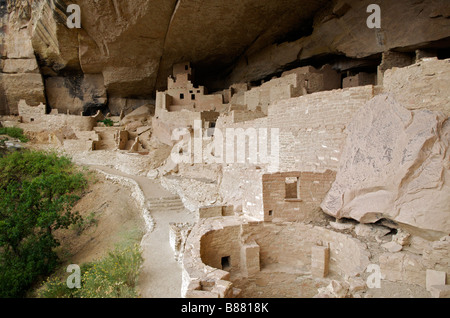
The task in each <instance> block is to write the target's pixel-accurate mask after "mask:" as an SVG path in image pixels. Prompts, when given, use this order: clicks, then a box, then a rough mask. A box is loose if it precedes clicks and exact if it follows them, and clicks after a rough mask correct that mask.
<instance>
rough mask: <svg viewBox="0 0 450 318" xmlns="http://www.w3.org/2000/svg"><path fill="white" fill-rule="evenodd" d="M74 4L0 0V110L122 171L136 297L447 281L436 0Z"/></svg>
mask: <svg viewBox="0 0 450 318" xmlns="http://www.w3.org/2000/svg"><path fill="white" fill-rule="evenodd" d="M72 2H73V3H76V4H78V5H79V6H80V7H81V12H82V28H81V29H69V28H67V26H66V25H65V21H66V18H67V15H68V14H69V13H65V12H64V11H62V10H61V8H64V7H67V4H68V1H62V0H50V1H41V0H34V1H31V0H28V1H7V2H6V3H5V1H0V57H1V59H0V122H1V126H3V127H13V126H14V127H20V128H22V129H23V130H24V131H25V133H26V134H27V136H28V137H29V139H30V143H31V144H32V145H33V147H34V148H37V149H56V150H58V151H61V152H64V153H68V154H70V156H71V157H72V159H73V161H74V162H75V163H77V164H79V165H86V166H91V167H104V168H108V169H111V170H108V173H109V174H111V175H113V174H114V171H115V173H116V176H115V177H114V178H118V180H119V179H120V180H122V181H120V182H125V181H123V180H124V179H123V178H124V177H123V175H125V174H126V175H127V176H128V178H131V179H133V178H134V179H133V180H135V181H129V180H128V181H126V182H131V183H132V186H133V187H135V188H133V189H135V195H136V200H137V202H139V206H140V207H141V208H142V211H143V215H144V216H145V220H146V222H147V225H148V233H147V234H146V237H145V239H144V240H143V242H144V241H145V244H142V248H143V249H149V251H150V250H152V249H158V248H159V249H162V248H164V249H170V253H171V257H170V260H167V264H169V263H170V264H171V265H170V266H173V268H174V270H173V272H170V273H168V274H167V273H165V275H173V279H172V281H176V282H177V283H176V284H175V285H174V286H171V288H172V287H173V290H174V291H173V293H172V294H168V295H166V294H165V290H162V289H160V290H157V288H158V286H159V285H158V284H155V285H152V284H151V282H149V285H145V284H144V285H142V286H140V288H141V290H144V292H143V295H144V296H146V295H150V296H149V297H152V295H158V296H160V297H165V296H167V297H172V296H173V294H175V295H176V297H186V298H237V297H241V298H260V297H268V298H270V297H281V298H311V297H333V298H334V297H337V298H344V297H354V298H358V297H361V298H364V297H435V298H448V297H450V281H449V278H450V236H449V234H450V170H449V169H450V150H449V144H450V121H449V120H448V118H449V114H450V86H449V83H450V40H449V39H450V19H449V17H450V12H449V10H448V8H449V7H448V3H447V2H446V0H437V1H422V2H419V3H415V4H411V2H410V1H406V0H401V1H392V2H391V1H389V2H388V1H385V0H383V1H378V2H379V4H380V7H381V10H382V12H383V19H382V22H381V23H382V27H381V28H375V29H372V28H369V27H367V25H366V19H367V18H368V16H369V13H367V12H366V8H367V6H368V5H369V4H371V3H372V2H373V1H365V0H364V1H356V0H355V1H353V0H343V1H307V0H296V1H291V2H289V4H288V2H286V1H259V2H258V3H259V4H258V6H257V7H258V8H256V7H254V6H256V4H255V2H254V1H239V3H236V6H231V5H229V3H228V1H214V3H215V4H212V2H211V3H208V4H207V3H205V2H201V1H190V0H189V1H183V0H182V1H172V0H167V1H156V2H155V1H147V0H139V1H135V2H133V4H127V5H125V4H124V3H123V2H119V1H112V2H110V1H106V0H99V1H88V0H76V1H72ZM163 3H164V4H163ZM394 3H395V4H394ZM100 13H102V14H100ZM217 16H221V19H219V20H220V21H218V20H217ZM270 21H274V22H270ZM398 21H409V24H408V25H406V23H405V25H403V24H399V23H398ZM269 22H270V23H269ZM299 25H301V26H302V27H301V28H299V27H298V26H299ZM411 30H415V31H414V32H411ZM112 178H113V177H112ZM147 183H148V184H157V185H158V186H162V187H163V188H164V193H165V194H164V195H160V196H159V194H157V193H153V194H152V193H151V190H148V191H147V190H146V189H145V187H144V186H143V184H147ZM149 189H151V187H149ZM149 193H150V196H149ZM163 214H164V215H163ZM169 216H170V217H173V218H172V219H170V220H169ZM155 219H156V220H157V221H156V222H153V221H152V220H155ZM158 231H159V232H158ZM156 234H157V235H158V236H157V235H156ZM152 235H154V236H152ZM156 238H158V239H160V238H163V240H164V244H162V243H161V244H160V242H158V241H156ZM152 240H153V241H152ZM172 252H173V253H172ZM144 264H145V263H144ZM168 268H169V267H168ZM170 268H172V267H170ZM143 270H144V271H145V270H149V271H150V270H153V269H152V268H151V267H149V268H147V269H146V268H145V265H144V268H143ZM153 274H154V276H158V273H153ZM155 279H157V278H155ZM161 279H162V278H161ZM155 286H156V287H155Z"/></svg>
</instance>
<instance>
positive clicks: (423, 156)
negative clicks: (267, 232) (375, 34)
mask: <svg viewBox="0 0 450 318" xmlns="http://www.w3.org/2000/svg"><path fill="white" fill-rule="evenodd" d="M347 132H348V137H347V141H346V145H345V147H344V150H343V154H342V157H341V163H340V169H339V172H338V174H337V176H336V181H335V182H334V184H333V186H332V188H331V190H330V191H329V193H328V194H327V196H326V197H325V199H324V201H323V202H322V205H321V207H322V209H323V210H324V211H325V212H326V213H328V214H330V215H332V216H334V217H337V218H343V217H345V218H353V219H355V220H357V221H359V222H362V223H374V222H376V221H378V220H380V219H382V218H386V219H390V220H393V221H395V222H397V223H401V224H407V225H408V226H411V227H412V228H411V230H412V231H414V230H417V231H418V232H419V233H420V234H421V235H425V236H427V237H430V238H435V239H436V238H439V237H441V236H442V233H448V232H449V231H450V224H449V223H448V222H442V220H448V218H449V213H450V196H449V195H448V194H449V193H450V187H449V180H450V179H449V178H450V172H449V154H448V145H449V143H450V122H449V121H448V120H447V118H446V116H444V115H443V114H442V113H439V112H431V111H428V110H416V111H409V110H406V109H405V108H403V107H402V106H401V105H400V104H399V103H397V102H396V101H395V100H394V99H393V98H392V97H391V96H389V95H378V96H376V97H375V98H373V99H372V100H371V101H369V102H368V103H367V104H366V105H365V106H364V107H363V108H362V109H361V110H360V111H359V112H358V113H357V114H356V115H355V116H354V118H353V120H352V122H351V124H350V125H349V126H348V128H347Z"/></svg>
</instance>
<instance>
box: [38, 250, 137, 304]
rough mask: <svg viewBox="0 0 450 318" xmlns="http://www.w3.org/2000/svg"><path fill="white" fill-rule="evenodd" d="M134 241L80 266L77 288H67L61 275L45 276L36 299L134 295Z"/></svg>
mask: <svg viewBox="0 0 450 318" xmlns="http://www.w3.org/2000/svg"><path fill="white" fill-rule="evenodd" d="M142 261H143V259H142V255H141V251H140V247H139V245H138V244H135V245H131V246H130V245H129V246H127V247H124V248H116V249H115V250H114V251H113V252H110V253H108V255H107V256H105V257H104V258H102V259H101V260H99V261H95V262H91V263H86V264H83V265H82V266H81V288H80V289H77V288H74V289H69V288H68V287H67V283H66V281H65V280H64V279H61V278H49V279H48V280H47V281H46V282H45V283H44V285H43V287H42V288H41V289H40V290H39V291H38V297H40V298H135V297H137V296H138V294H137V292H136V289H135V287H136V283H137V279H138V276H139V269H140V267H141V264H142Z"/></svg>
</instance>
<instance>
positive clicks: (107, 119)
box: [98, 118, 114, 127]
mask: <svg viewBox="0 0 450 318" xmlns="http://www.w3.org/2000/svg"><path fill="white" fill-rule="evenodd" d="M98 122H99V123H104V124H105V126H106V127H112V126H114V122H113V121H112V120H111V119H109V118H106V119H104V120H99V121H98Z"/></svg>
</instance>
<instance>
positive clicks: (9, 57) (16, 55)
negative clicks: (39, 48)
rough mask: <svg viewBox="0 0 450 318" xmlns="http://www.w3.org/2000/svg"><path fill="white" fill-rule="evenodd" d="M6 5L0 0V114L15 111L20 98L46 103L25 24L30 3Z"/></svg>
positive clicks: (35, 103)
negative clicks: (14, 5)
mask: <svg viewBox="0 0 450 318" xmlns="http://www.w3.org/2000/svg"><path fill="white" fill-rule="evenodd" d="M7 9H8V8H7V7H6V6H5V4H4V3H2V2H1V1H0V60H1V62H0V114H17V113H18V108H17V105H18V103H19V101H20V100H21V99H25V100H26V102H27V103H28V104H29V105H39V104H40V103H41V102H44V103H45V95H44V83H43V80H42V76H41V74H40V73H39V68H38V64H37V61H36V57H35V55H34V50H33V45H32V42H31V38H30V29H29V28H28V26H27V21H28V19H29V17H30V16H31V7H30V6H29V5H28V4H27V3H25V2H23V1H22V2H21V3H17V4H16V7H15V10H14V11H12V12H11V13H10V14H8V10H7ZM6 31H7V32H6Z"/></svg>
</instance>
